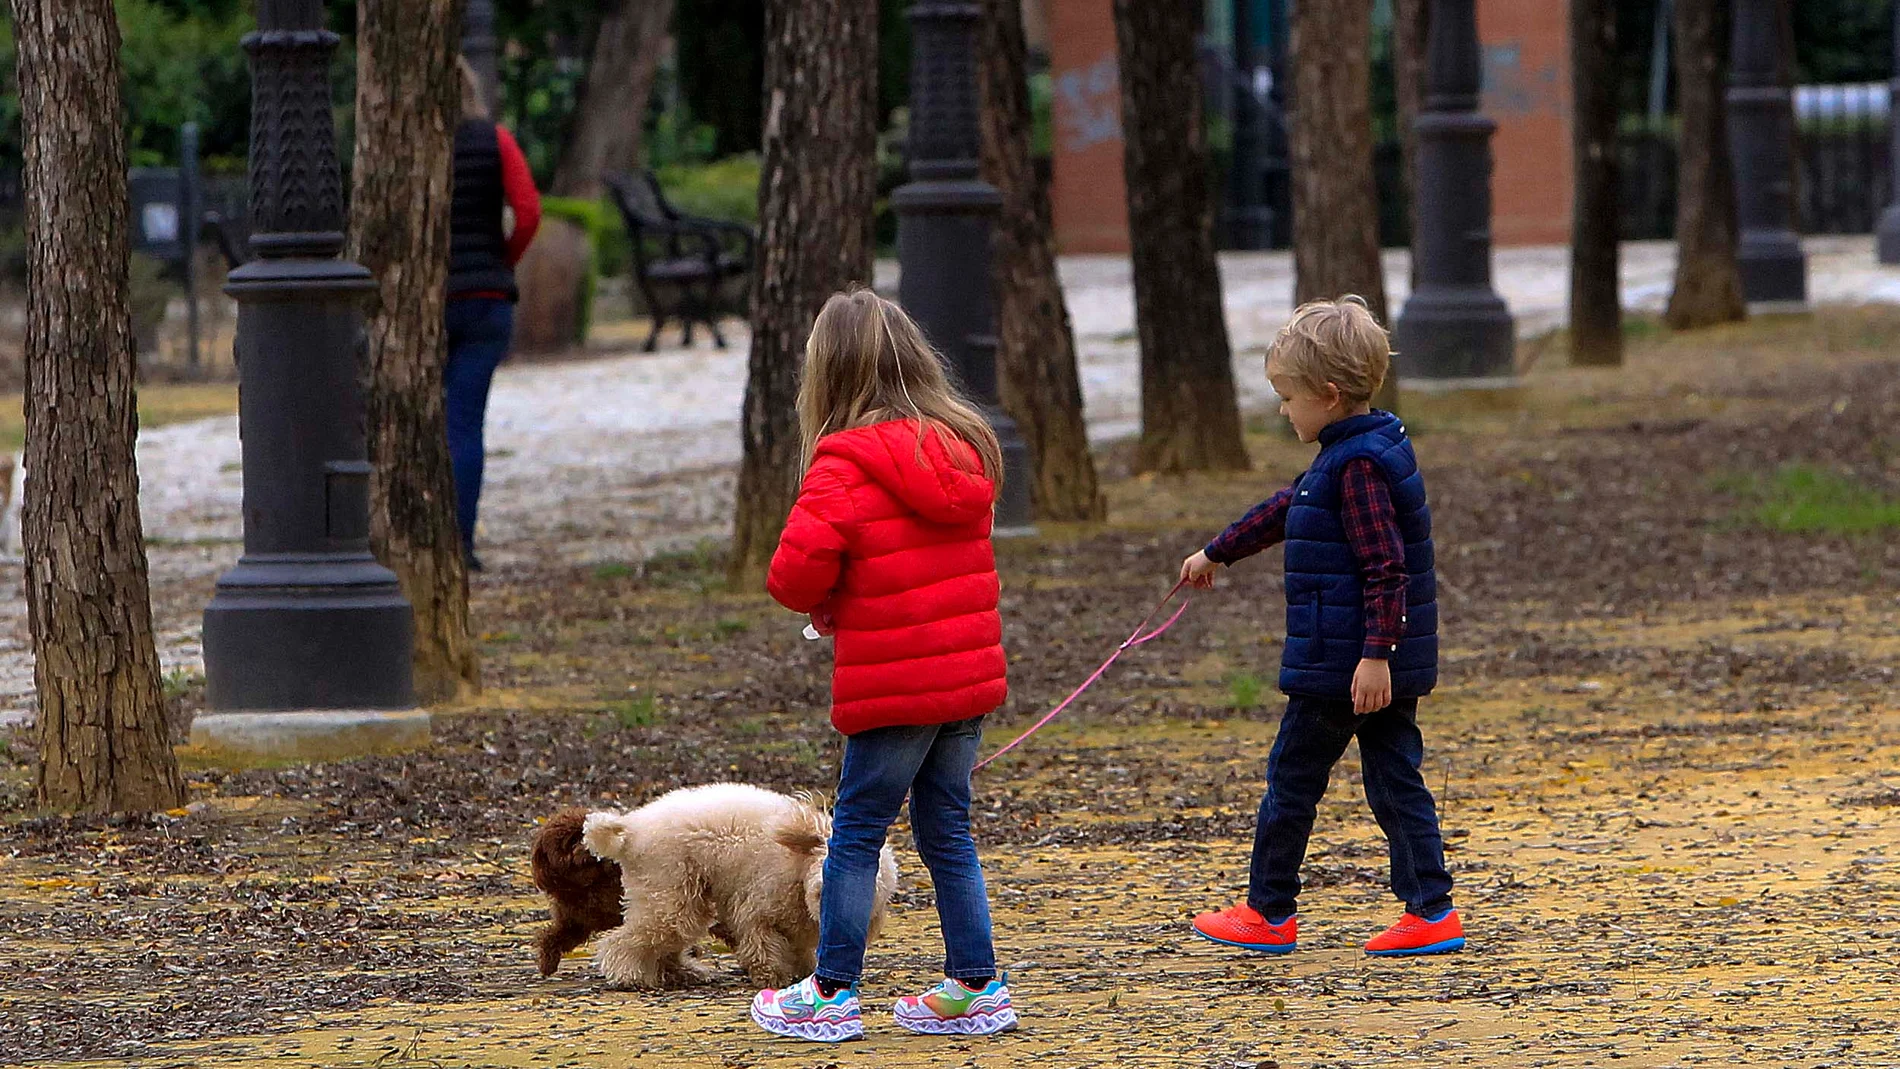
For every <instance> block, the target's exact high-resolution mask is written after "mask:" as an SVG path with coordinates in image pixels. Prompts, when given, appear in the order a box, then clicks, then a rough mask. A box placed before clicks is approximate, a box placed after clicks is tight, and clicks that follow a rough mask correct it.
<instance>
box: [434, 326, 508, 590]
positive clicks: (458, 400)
mask: <svg viewBox="0 0 1900 1069" xmlns="http://www.w3.org/2000/svg"><path fill="white" fill-rule="evenodd" d="M445 318H446V320H447V327H448V335H449V362H448V365H447V366H446V367H445V368H443V371H442V388H443V392H444V394H445V395H446V397H445V399H446V402H447V408H448V423H449V464H450V465H451V466H452V467H453V468H454V469H455V518H456V521H457V523H458V525H459V526H460V527H461V529H462V550H463V551H464V552H472V551H473V550H474V548H475V515H476V511H477V509H478V508H479V507H480V504H481V499H482V453H483V449H484V448H485V447H484V445H483V441H482V424H483V422H484V421H486V420H487V418H488V388H489V386H490V385H492V384H493V383H494V381H495V369H496V368H497V367H500V366H501V362H502V361H503V360H506V359H508V343H509V340H510V339H511V338H512V337H513V336H514V332H515V306H514V305H512V304H510V303H509V302H507V301H505V300H501V299H499V298H494V297H457V298H451V299H450V300H449V302H448V311H447V314H446V317H445Z"/></svg>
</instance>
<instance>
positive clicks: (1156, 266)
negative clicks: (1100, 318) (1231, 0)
mask: <svg viewBox="0 0 1900 1069" xmlns="http://www.w3.org/2000/svg"><path fill="white" fill-rule="evenodd" d="M1201 16H1202V10H1201V5H1200V4H1198V3H1184V2H1181V0H1115V51H1116V57H1117V60H1118V62H1119V63H1120V67H1121V90H1122V161H1123V169H1124V172H1125V173H1126V176H1127V184H1128V231H1129V238H1130V242H1131V244H1132V245H1133V256H1132V259H1133V261H1134V282H1135V323H1136V330H1137V333H1138V334H1139V335H1140V338H1141V443H1140V446H1139V448H1138V450H1137V454H1136V464H1137V466H1138V467H1139V468H1140V469H1141V470H1143V471H1171V472H1172V471H1199V470H1235V471H1238V470H1244V469H1245V468H1246V467H1247V466H1248V461H1247V448H1246V445H1245V443H1244V442H1243V441H1242V440H1241V434H1240V407H1239V403H1238V401H1237V400H1236V397H1235V393H1234V367H1233V357H1232V352H1231V350H1230V349H1229V347H1228V341H1227V320H1226V318H1225V316H1224V315H1223V313H1222V309H1221V282H1220V269H1219V265H1218V264H1217V263H1216V261H1215V259H1214V233H1213V225H1214V212H1213V205H1212V203H1211V198H1210V196H1209V190H1208V183H1207V167H1208V163H1207V138H1206V134H1205V131H1204V130H1203V127H1202V121H1201V78H1200V66H1199V63H1198V62H1197V60H1196V56H1195V40H1196V38H1197V36H1198V35H1199V33H1200V30H1201Z"/></svg>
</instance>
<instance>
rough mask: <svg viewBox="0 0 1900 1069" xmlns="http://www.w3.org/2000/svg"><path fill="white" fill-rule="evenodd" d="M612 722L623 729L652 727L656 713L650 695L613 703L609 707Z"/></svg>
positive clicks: (654, 704)
mask: <svg viewBox="0 0 1900 1069" xmlns="http://www.w3.org/2000/svg"><path fill="white" fill-rule="evenodd" d="M611 708H612V711H613V714H614V720H616V721H617V722H619V724H620V726H621V727H623V728H628V729H632V728H643V727H649V726H651V725H652V723H653V721H654V718H655V714H656V713H657V711H658V710H657V703H656V702H655V701H654V700H653V695H651V694H641V695H639V696H638V697H634V698H628V699H627V700H626V701H624V702H615V703H614V704H613V706H612V707H611Z"/></svg>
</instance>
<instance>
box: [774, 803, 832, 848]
mask: <svg viewBox="0 0 1900 1069" xmlns="http://www.w3.org/2000/svg"><path fill="white" fill-rule="evenodd" d="M830 838H831V814H829V813H827V812H825V811H824V809H823V807H821V806H820V805H819V803H818V801H817V799H816V798H814V797H812V796H811V795H808V794H800V795H799V796H798V799H797V804H796V805H794V806H793V807H792V808H791V810H790V811H789V812H787V813H786V814H784V815H783V816H781V817H780V818H779V819H778V822H777V823H776V824H775V825H774V826H773V828H772V840H773V841H774V842H776V843H778V844H779V845H780V846H782V847H784V848H786V849H787V850H790V851H793V852H794V853H799V854H815V853H817V852H818V851H820V850H822V849H824V847H825V842H826V840H828V839H830Z"/></svg>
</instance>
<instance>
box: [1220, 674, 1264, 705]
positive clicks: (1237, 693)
mask: <svg viewBox="0 0 1900 1069" xmlns="http://www.w3.org/2000/svg"><path fill="white" fill-rule="evenodd" d="M1264 690H1265V688H1264V687H1263V686H1262V685H1261V683H1260V677H1259V676H1256V675H1254V674H1253V673H1252V672H1236V673H1235V674H1234V675H1232V676H1230V677H1229V678H1228V680H1227V702H1228V704H1229V705H1231V706H1233V707H1234V708H1235V709H1257V708H1259V706H1260V695H1261V694H1262V692H1263V691H1264Z"/></svg>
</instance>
